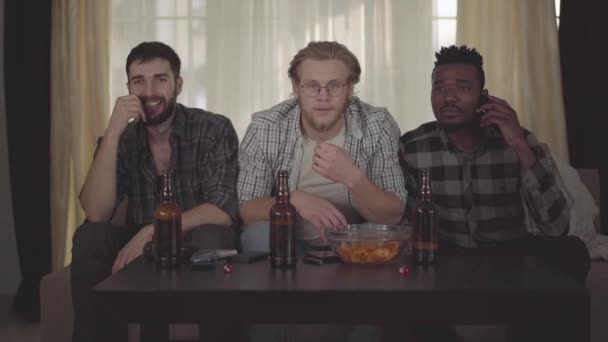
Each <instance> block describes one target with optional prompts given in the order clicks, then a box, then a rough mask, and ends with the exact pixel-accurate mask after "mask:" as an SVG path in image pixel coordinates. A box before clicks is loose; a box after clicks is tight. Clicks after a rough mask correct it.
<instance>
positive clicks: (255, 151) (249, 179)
mask: <svg viewBox="0 0 608 342" xmlns="http://www.w3.org/2000/svg"><path fill="white" fill-rule="evenodd" d="M263 135H264V132H263V129H262V128H261V127H260V125H259V124H257V123H256V122H255V121H252V122H251V124H250V125H249V127H248V128H247V132H246V133H245V137H244V138H243V141H242V143H241V147H240V150H239V177H238V181H237V193H238V197H239V203H240V205H243V203H244V202H246V201H249V200H252V199H256V198H263V197H269V196H270V195H271V193H272V187H273V179H274V176H273V173H272V168H271V165H270V164H269V162H268V160H267V156H266V155H265V154H264V151H263V149H262V146H263V145H262V143H261V141H262V138H263Z"/></svg>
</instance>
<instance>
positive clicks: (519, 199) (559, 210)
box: [400, 122, 570, 247]
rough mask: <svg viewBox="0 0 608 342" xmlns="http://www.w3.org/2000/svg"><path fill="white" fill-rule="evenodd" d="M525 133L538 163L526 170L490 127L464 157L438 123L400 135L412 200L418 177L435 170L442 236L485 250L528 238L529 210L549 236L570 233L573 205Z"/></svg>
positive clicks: (434, 186)
mask: <svg viewBox="0 0 608 342" xmlns="http://www.w3.org/2000/svg"><path fill="white" fill-rule="evenodd" d="M524 135H525V137H526V140H527V142H528V145H529V146H530V148H531V149H532V151H533V153H534V154H535V155H536V157H537V158H538V162H537V163H536V164H534V165H533V166H532V167H531V168H530V169H528V170H522V169H521V167H520V164H519V158H518V157H517V154H516V153H515V151H514V150H513V149H512V148H511V147H509V146H508V145H507V144H506V143H505V142H504V140H503V139H502V137H501V136H500V133H498V132H497V131H496V130H492V129H489V130H487V131H486V137H485V139H484V140H483V141H482V144H481V145H480V147H479V148H478V149H477V150H476V151H474V152H471V153H463V152H461V151H459V150H458V149H457V148H456V147H455V146H454V145H452V144H451V143H450V142H449V141H448V139H447V136H446V135H445V132H444V131H443V130H441V129H440V128H439V127H438V125H437V123H436V122H429V123H426V124H424V125H422V126H420V127H419V128H417V129H415V130H413V131H410V132H407V133H406V134H404V135H403V137H401V152H400V162H401V164H402V167H403V170H404V174H405V183H406V188H407V190H408V193H409V196H410V200H409V201H408V202H407V203H408V208H407V210H406V213H408V214H409V213H410V212H411V209H412V208H411V206H412V205H413V203H416V201H417V200H416V197H417V196H418V184H417V183H418V174H419V170H420V169H422V168H430V169H431V179H432V185H431V190H432V196H433V201H434V203H435V206H436V209H437V213H438V225H439V228H440V231H439V232H440V238H441V239H443V240H449V241H452V242H454V243H455V244H457V245H460V246H462V247H481V246H484V245H488V244H491V243H493V242H498V241H504V240H514V239H518V238H521V237H523V236H524V235H526V234H527V229H526V224H525V222H526V216H525V215H526V209H525V208H524V206H527V209H528V212H529V214H530V216H532V219H533V220H534V222H535V223H536V225H537V226H538V227H539V228H540V230H541V231H542V232H543V233H544V234H546V235H561V234H564V233H565V232H566V231H567V230H568V221H569V217H570V207H569V205H568V202H567V200H566V198H565V197H564V195H563V194H562V192H561V190H560V188H559V185H558V183H557V182H556V177H557V175H556V174H554V173H553V171H552V170H555V167H554V166H553V161H552V159H551V158H550V156H549V155H548V154H547V153H548V152H546V151H545V149H544V145H542V144H540V143H539V142H538V140H537V139H536V137H535V136H534V135H533V134H532V133H530V132H529V131H527V130H524Z"/></svg>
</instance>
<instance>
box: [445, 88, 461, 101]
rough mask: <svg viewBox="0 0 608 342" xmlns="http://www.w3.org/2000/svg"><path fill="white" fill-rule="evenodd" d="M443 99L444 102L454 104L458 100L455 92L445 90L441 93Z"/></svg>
mask: <svg viewBox="0 0 608 342" xmlns="http://www.w3.org/2000/svg"><path fill="white" fill-rule="evenodd" d="M443 99H444V101H445V102H455V101H456V100H457V99H458V95H457V94H456V91H455V90H453V89H446V90H445V91H444V93H443Z"/></svg>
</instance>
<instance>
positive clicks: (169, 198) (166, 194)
mask: <svg viewBox="0 0 608 342" xmlns="http://www.w3.org/2000/svg"><path fill="white" fill-rule="evenodd" d="M160 201H161V202H163V203H168V202H175V196H174V195H173V186H172V184H171V178H170V177H169V175H168V174H164V175H163V183H162V187H161V191H160Z"/></svg>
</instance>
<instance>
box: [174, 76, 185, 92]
mask: <svg viewBox="0 0 608 342" xmlns="http://www.w3.org/2000/svg"><path fill="white" fill-rule="evenodd" d="M183 86H184V79H183V78H182V77H181V76H180V77H178V78H177V81H175V94H176V95H179V94H180V93H181V92H182V87H183Z"/></svg>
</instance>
